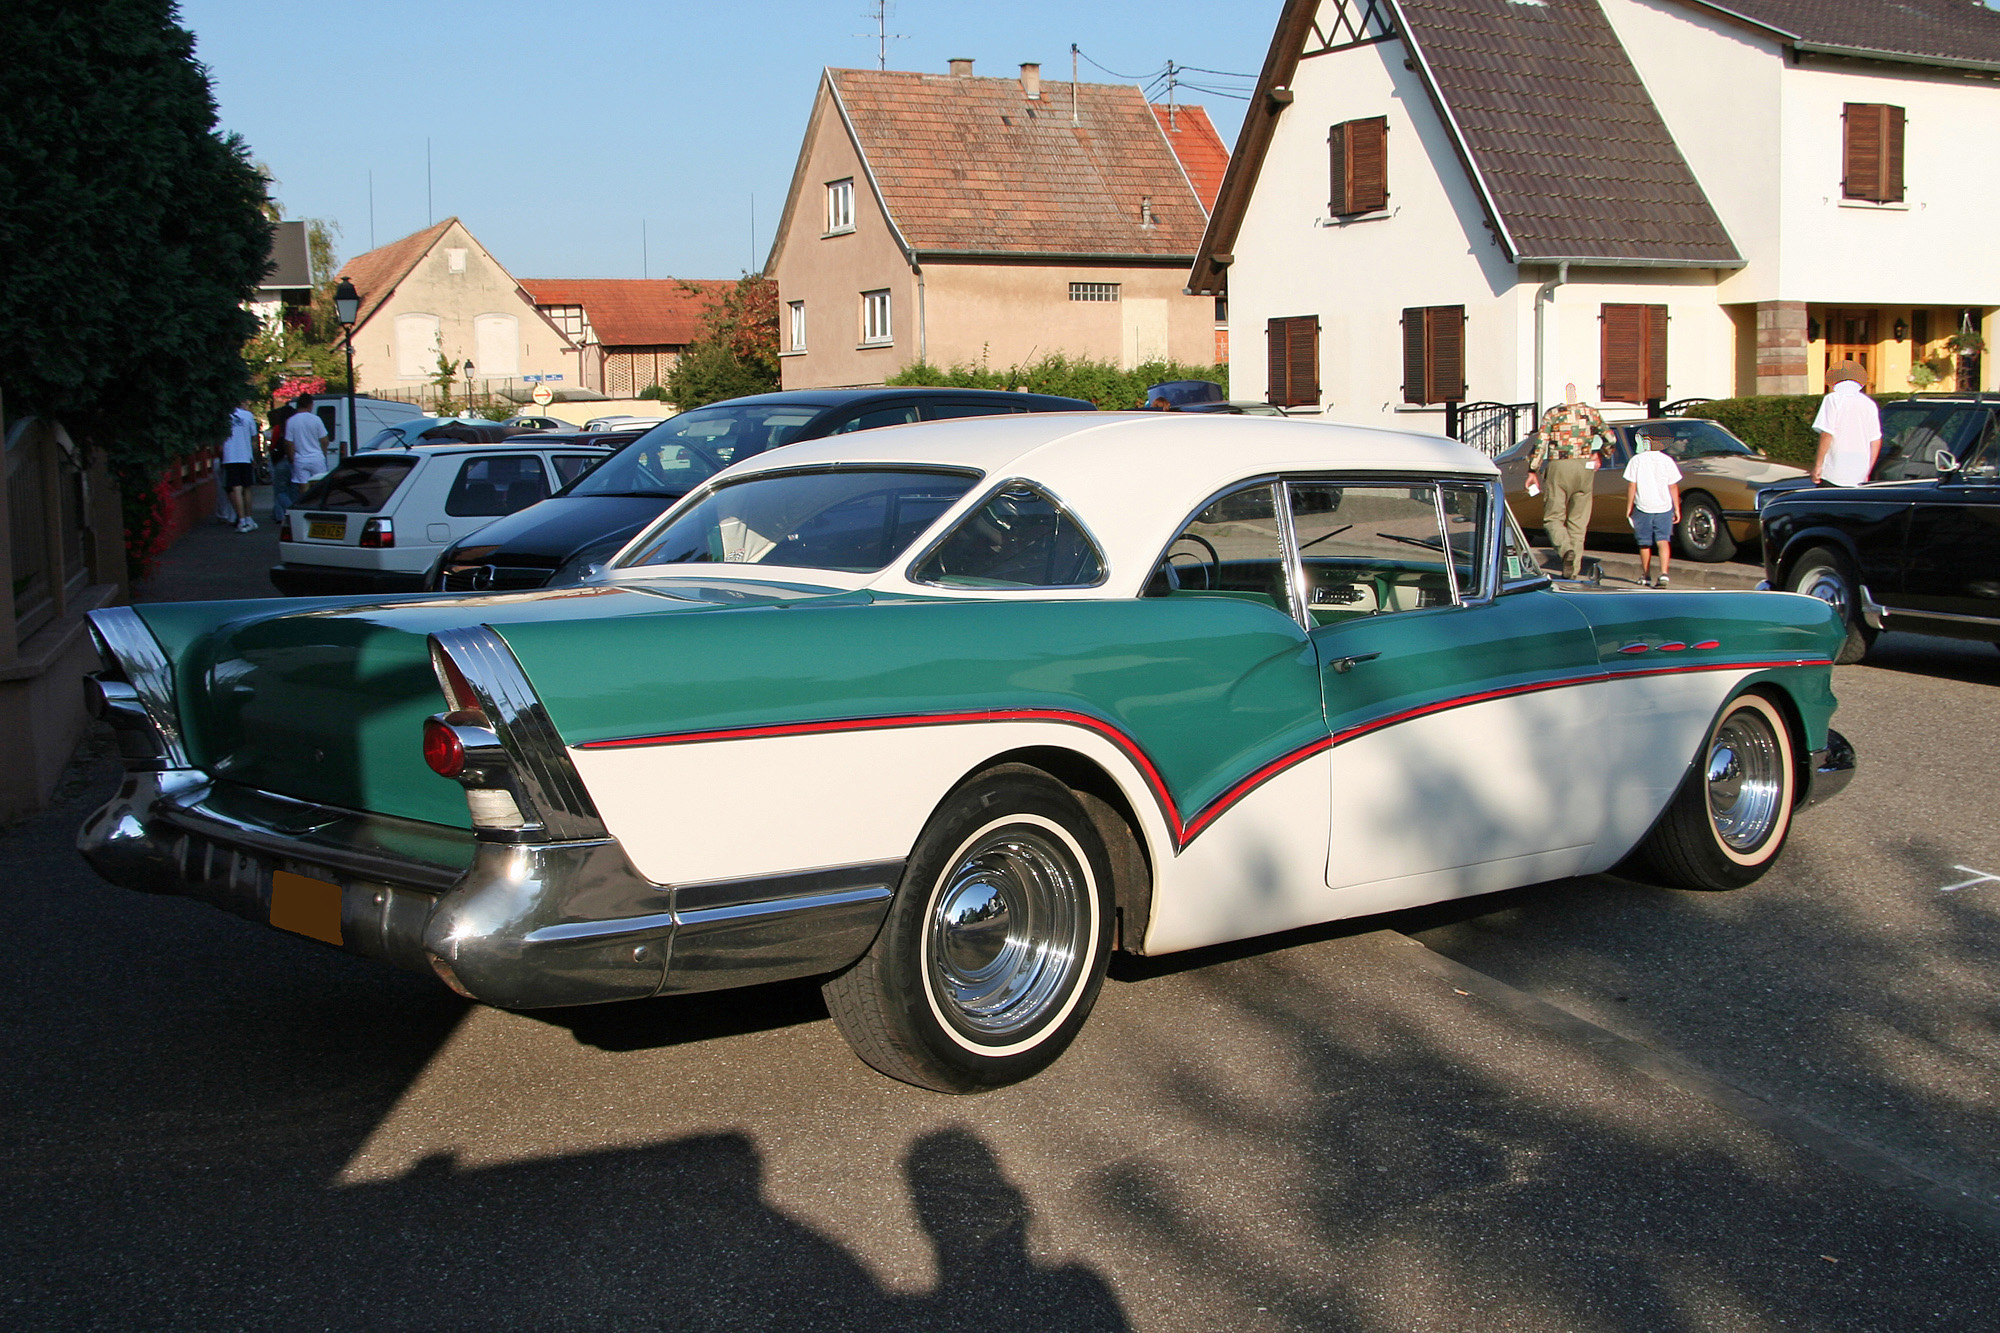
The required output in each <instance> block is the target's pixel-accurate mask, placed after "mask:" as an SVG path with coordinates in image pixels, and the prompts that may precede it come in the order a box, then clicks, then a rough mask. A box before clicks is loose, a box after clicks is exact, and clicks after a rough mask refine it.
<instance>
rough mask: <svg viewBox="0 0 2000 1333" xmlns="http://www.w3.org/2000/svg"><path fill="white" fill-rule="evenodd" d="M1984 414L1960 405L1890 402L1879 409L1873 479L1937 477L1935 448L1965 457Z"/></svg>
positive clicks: (1982, 422) (1975, 437)
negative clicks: (1879, 433) (1879, 449)
mask: <svg viewBox="0 0 2000 1333" xmlns="http://www.w3.org/2000/svg"><path fill="white" fill-rule="evenodd" d="M1985 417H1986V413H1985V412H1983V411H1975V410H1974V409H1973V408H1971V407H1966V406H1962V405H1956V404H1951V405H1945V406H1934V405H1932V404H1930V403H1892V404H1890V405H1889V406H1887V407H1885V408H1883V409H1882V456H1881V457H1880V458H1878V459H1876V460H1875V475H1874V477H1873V478H1872V480H1874V481H1929V480H1930V479H1931V478H1933V477H1935V476H1937V474H1938V470H1937V456H1938V450H1940V449H1949V450H1951V451H1952V452H1953V453H1955V454H1957V456H1958V457H1959V458H1960V459H1964V458H1965V456H1966V454H1967V453H1968V452H1969V451H1970V446H1971V445H1973V444H1975V443H1977V441H1978V438H1979V436H1978V429H1979V427H1980V426H1982V425H1984V424H1985Z"/></svg>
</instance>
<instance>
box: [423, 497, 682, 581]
mask: <svg viewBox="0 0 2000 1333" xmlns="http://www.w3.org/2000/svg"><path fill="white" fill-rule="evenodd" d="M678 498H679V497H678V496H658V497H654V496H636V495H559V496H554V497H552V498H550V499H547V500H544V501H542V502H541V503H540V504H535V505H529V506H528V507H527V508H526V509H523V510H521V511H520V512H519V513H516V514H509V515H508V516H507V517H505V518H501V519H495V520H494V521H493V522H491V523H488V524H487V525H486V526H485V527H483V528H481V529H480V530H479V531H478V532H477V533H475V534H473V535H472V536H471V537H468V538H467V539H466V540H465V541H464V542H462V543H460V544H459V545H458V546H457V547H454V548H453V549H452V550H451V551H449V552H447V553H446V555H445V559H446V561H447V562H450V561H454V560H484V561H489V562H492V563H495V564H507V563H509V562H510V559H514V558H524V559H526V560H527V562H528V563H531V564H536V565H543V564H546V565H548V566H549V567H550V568H552V569H553V568H554V567H556V566H557V565H560V564H562V563H563V562H564V561H566V560H568V559H569V558H570V557H571V556H573V555H576V554H578V553H579V552H582V551H587V550H592V549H601V548H610V547H614V546H623V545H624V544H625V543H626V542H627V541H630V540H631V539H632V536H633V534H635V533H637V532H638V531H639V529H640V528H642V527H644V526H645V525H646V524H648V523H650V522H652V521H653V520H654V519H656V518H658V517H659V516H660V515H661V514H664V513H665V512H666V511H667V507H668V506H669V505H671V504H673V503H674V501H675V500H676V499H678Z"/></svg>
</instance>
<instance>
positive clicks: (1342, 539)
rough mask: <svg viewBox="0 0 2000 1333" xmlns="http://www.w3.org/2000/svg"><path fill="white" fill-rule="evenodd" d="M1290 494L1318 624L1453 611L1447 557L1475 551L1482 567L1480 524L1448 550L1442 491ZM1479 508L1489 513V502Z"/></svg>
mask: <svg viewBox="0 0 2000 1333" xmlns="http://www.w3.org/2000/svg"><path fill="white" fill-rule="evenodd" d="M1285 489H1286V491H1287V492H1288V494H1289V496H1290V502H1291V510H1292V530H1293V532H1294V534H1295V535H1296V537H1297V539H1298V548H1299V563H1300V566H1301V568H1302V569H1303V571H1304V574H1305V587H1306V610H1307V611H1308V612H1309V613H1310V614H1311V616H1312V619H1313V623H1314V624H1318V625H1329V624H1333V623H1336V622H1338V621H1342V620H1353V619H1357V618H1359V617H1362V616H1380V615H1391V614H1394V613H1397V612H1401V611H1416V610H1421V609H1423V608H1425V607H1432V606H1449V605H1451V602H1452V571H1451V569H1450V568H1449V564H1450V563H1452V562H1448V561H1447V559H1446V552H1447V550H1454V551H1455V550H1457V549H1459V548H1461V547H1464V548H1469V549H1470V550H1471V551H1472V552H1473V553H1474V555H1473V559H1474V563H1476V546H1473V545H1472V543H1474V542H1475V541H1476V537H1474V536H1473V535H1472V534H1473V533H1476V532H1477V531H1478V530H1479V526H1480V520H1478V519H1477V518H1475V519H1473V520H1472V521H1471V523H1470V524H1465V523H1464V521H1463V520H1461V524H1460V525H1459V531H1457V532H1455V533H1453V534H1452V536H1453V538H1454V541H1455V545H1454V546H1452V547H1448V546H1447V545H1446V533H1445V529H1444V528H1443V527H1442V526H1440V523H1439V518H1438V512H1439V511H1438V488H1437V487H1436V486H1435V485H1433V484H1431V483H1429V482H1424V483H1421V484H1418V485H1414V486H1382V485H1369V486H1347V485H1342V484H1339V483H1335V482H1302V483H1293V484H1291V485H1289V486H1287V487H1286V488H1285ZM1480 508H1481V512H1483V501H1482V503H1481V507H1480Z"/></svg>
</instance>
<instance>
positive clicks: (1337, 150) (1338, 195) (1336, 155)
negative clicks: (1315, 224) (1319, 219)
mask: <svg viewBox="0 0 2000 1333" xmlns="http://www.w3.org/2000/svg"><path fill="white" fill-rule="evenodd" d="M1326 155H1327V173H1326V174H1327V178H1328V180H1329V181H1330V182H1331V183H1330V184H1329V186H1328V187H1327V204H1326V211H1327V213H1328V214H1329V215H1331V216H1333V217H1339V216H1340V215H1341V214H1343V213H1347V212H1349V211H1351V210H1350V209H1349V208H1348V206H1347V176H1348V172H1347V126H1345V125H1336V126H1334V127H1333V128H1332V129H1330V130H1328V131H1327V132H1326Z"/></svg>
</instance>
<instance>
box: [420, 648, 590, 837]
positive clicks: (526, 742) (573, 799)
mask: <svg viewBox="0 0 2000 1333" xmlns="http://www.w3.org/2000/svg"><path fill="white" fill-rule="evenodd" d="M431 648H432V652H433V653H434V654H435V653H442V654H444V655H445V656H446V657H448V658H449V659H450V660H451V662H452V664H453V665H454V666H456V667H457V668H458V671H459V674H460V675H462V676H463V677H464V678H465V681H466V683H467V684H468V685H470V686H471V687H472V691H473V693H474V694H475V695H477V696H478V698H477V700H476V703H477V706H478V709H479V711H480V712H482V713H484V714H485V715H486V719H487V722H488V723H489V725H491V727H492V729H493V733H494V734H495V735H496V736H498V737H499V739H500V744H501V746H502V748H504V749H505V751H506V752H507V756H508V758H509V759H511V760H512V761H513V765H512V767H513V776H514V778H515V781H516V782H517V783H518V785H519V788H520V794H521V795H522V796H525V797H526V798H527V802H528V805H529V806H531V807H532V808H531V809H526V808H524V809H523V810H522V812H521V813H522V815H523V816H524V817H525V818H526V819H528V820H529V821H531V822H533V823H538V824H540V825H541V826H542V827H543V828H545V829H546V830H547V832H548V836H549V837H550V838H551V839H553V840H555V841H559V842H571V841H579V840H582V839H588V838H607V837H609V836H610V834H609V832H607V831H606V829H605V827H604V821H603V819H602V818H601V817H600V816H599V815H598V813H597V805H596V803H595V802H594V801H592V800H591V799H590V792H589V790H588V789H587V788H585V787H584V785H583V779H582V777H581V776H580V775H579V774H578V773H577V771H576V765H575V763H574V762H573V761H572V760H571V759H570V754H569V749H568V747H567V746H565V745H564V744H563V742H562V737H561V736H560V735H558V734H557V732H556V728H555V724H554V723H553V722H551V721H550V720H549V714H548V710H547V709H546V708H544V707H543V706H542V701H541V699H540V697H539V696H538V695H536V693H535V687H534V686H533V685H531V684H530V683H529V682H528V676H527V673H526V672H524V671H522V670H521V664H520V663H519V662H518V661H516V660H515V657H514V653H513V650H512V649H510V648H508V647H507V643H506V641H505V640H504V639H502V638H501V637H500V636H499V635H498V634H497V633H495V632H494V631H493V630H492V629H491V628H490V627H488V626H485V625H479V626H474V627H471V628H467V629H449V630H440V631H438V632H437V633H436V634H433V635H431ZM439 680H440V685H443V684H444V681H443V673H442V671H440V673H439ZM447 698H449V693H448V692H447Z"/></svg>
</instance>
